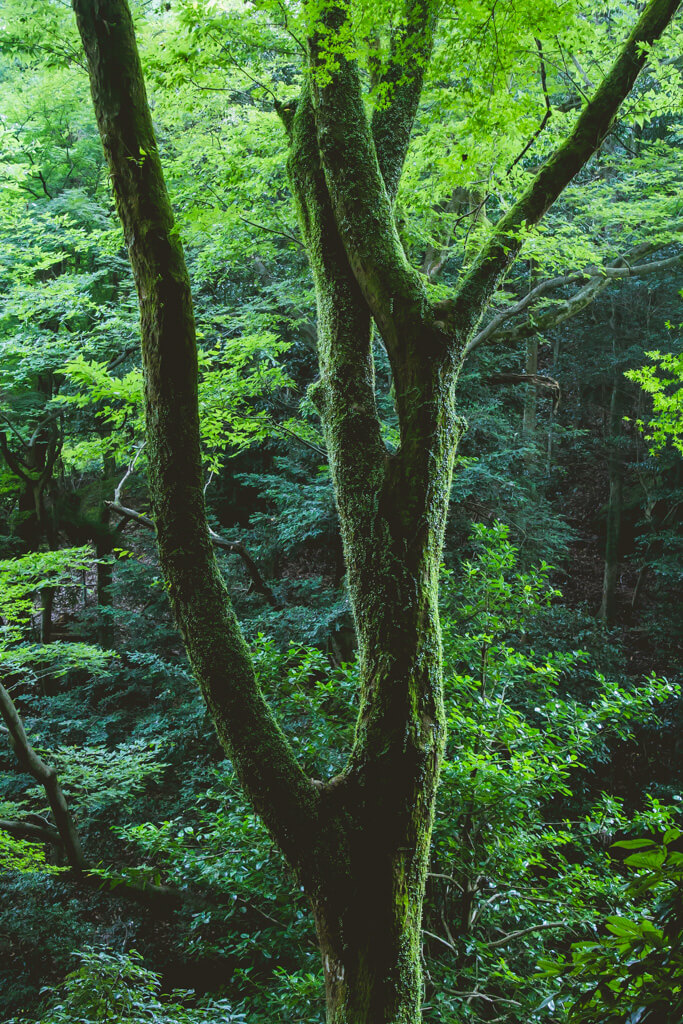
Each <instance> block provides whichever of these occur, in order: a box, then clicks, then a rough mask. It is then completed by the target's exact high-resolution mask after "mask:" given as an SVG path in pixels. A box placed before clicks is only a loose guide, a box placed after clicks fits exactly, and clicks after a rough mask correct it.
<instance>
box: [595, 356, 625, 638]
mask: <svg viewBox="0 0 683 1024" xmlns="http://www.w3.org/2000/svg"><path fill="white" fill-rule="evenodd" d="M622 408H623V385H622V384H621V381H620V379H619V378H618V377H617V376H615V377H614V380H613V383H612V397H611V400H610V418H609V424H610V425H609V437H608V440H607V452H608V454H607V464H608V468H609V499H608V502H607V530H606V538H605V571H604V574H603V581H602V601H601V603H600V611H599V612H598V617H599V618H600V619H602V621H603V622H605V623H607V624H609V623H611V622H612V621H613V620H614V613H615V610H616V594H617V581H618V578H619V540H620V536H621V506H622V493H623V473H624V467H623V459H622V454H621V450H620V447H619V440H620V436H621V416H622Z"/></svg>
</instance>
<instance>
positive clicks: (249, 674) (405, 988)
mask: <svg viewBox="0 0 683 1024" xmlns="http://www.w3.org/2000/svg"><path fill="white" fill-rule="evenodd" d="M73 6H74V8H75V11H76V15H77V19H78V24H79V29H80V32H81V36H82V39H83V43H84V47H85V51H86V56H87V59H88V65H89V69H90V80H91V88H92V94H93V100H94V106H95V112H96V115H97V120H98V124H99V129H100V133H101V137H102V142H103V145H104V149H105V153H106V156H107V160H108V163H109V168H110V172H111V176H112V182H113V188H114V193H115V196H116V200H117V205H118V209H119V213H120V216H121V219H122V222H123V226H124V233H125V237H126V241H127V245H128V249H129V254H130V259H131V263H132V266H133V271H134V275H135V279H136V284H137V289H138V296H139V301H140V309H141V319H142V351H143V362H144V370H145V391H146V421H147V437H148V458H149V467H150V486H151V494H152V504H153V513H154V518H155V521H156V526H157V533H158V544H159V552H160V558H161V563H162V566H163V570H164V573H165V575H166V578H167V581H168V587H169V595H170V599H171V603H172V605H173V608H174V612H175V615H176V618H177V621H178V624H179V627H180V630H181V632H182V634H183V637H184V640H185V643H186V646H187V650H188V654H189V657H190V661H191V663H192V666H193V669H194V672H195V674H196V676H197V679H198V681H199V684H200V686H201V688H202V691H203V693H204V696H205V699H206V702H207V705H208V707H209V710H210V712H211V714H212V716H213V719H214V722H215V724H216V728H217V731H218V734H219V736H220V738H221V740H222V742H223V744H224V745H225V747H226V749H227V750H228V751H229V753H230V756H231V757H232V759H233V762H234V764H235V767H236V770H237V772H238V775H239V777H240V780H241V782H242V785H243V786H244V788H245V790H246V792H247V793H248V794H249V796H250V798H251V799H252V801H253V803H254V806H255V807H256V809H257V811H258V812H259V814H260V815H261V817H262V818H263V820H264V822H265V823H266V825H267V827H268V829H269V830H270V832H271V834H272V836H273V838H274V840H275V841H276V842H277V844H278V845H279V847H280V849H281V850H282V852H283V853H284V855H285V857H286V858H287V860H288V861H289V863H290V864H291V865H292V867H293V868H294V870H295V871H296V873H297V876H298V879H299V882H300V884H301V886H302V887H303V888H304V890H305V891H306V892H307V894H308V895H309V897H310V899H311V903H312V906H313V912H314V916H315V921H316V927H317V933H318V939H319V943H320V948H321V951H322V957H323V964H324V971H325V982H326V993H327V1019H328V1021H329V1022H330V1024H390V1022H391V1024H415V1022H417V1021H418V1020H419V1019H420V996H421V987H422V979H421V969H420V928H421V914H422V899H423V894H424V888H425V880H426V873H427V865H428V857H429V848H430V835H431V828H432V821H433V815H434V800H435V794H436V789H437V784H438V779H439V768H440V764H441V761H442V757H443V751H444V742H445V718H444V708H443V691H442V653H441V640H440V629H439V616H438V575H439V563H440V559H441V549H442V540H443V532H444V525H445V519H446V513H447V507H448V500H449V494H450V483H451V475H452V467H453V459H454V453H455V450H456V445H457V441H458V438H459V436H460V434H461V432H462V429H463V425H462V423H461V421H460V420H459V418H458V416H457V414H456V410H455V401H454V392H455V386H456V383H457V379H458V374H459V370H460V367H461V364H462V359H463V354H464V353H466V352H467V351H468V346H470V345H471V344H472V341H473V339H474V338H475V336H476V332H477V329H478V326H479V324H480V321H481V318H482V316H483V314H484V312H485V310H486V308H487V305H488V303H489V301H490V299H491V297H492V295H493V293H494V291H495V289H496V287H497V285H498V284H499V283H500V281H501V280H502V278H503V276H504V274H505V273H506V271H507V269H508V268H509V267H510V265H511V263H512V261H513V260H514V258H515V256H516V255H517V253H518V252H519V250H520V248H521V245H522V242H523V238H524V236H525V235H526V233H527V231H528V229H529V228H531V227H532V226H533V225H534V224H535V223H536V222H537V221H538V220H539V219H540V218H541V217H542V216H543V215H544V213H545V212H546V211H547V210H548V208H549V207H550V206H551V204H552V203H553V202H554V201H555V199H556V198H557V197H558V196H559V195H560V193H561V192H562V190H563V189H564V188H565V186H566V185H567V184H568V183H569V182H570V181H571V180H572V178H573V177H574V176H575V175H576V174H577V172H578V171H579V170H580V169H581V168H582V167H583V166H584V164H585V163H586V161H587V160H588V159H589V158H590V156H591V155H592V154H593V153H594V152H595V150H596V148H597V147H598V146H599V145H600V144H601V142H602V140H603V139H604V137H605V135H606V133H607V131H608V129H609V127H610V124H611V122H612V119H613V118H614V117H615V115H616V113H617V111H618V109H619V106H620V104H621V103H622V102H623V100H624V99H625V97H626V96H627V95H628V93H629V92H630V90H631V88H632V87H633V85H634V83H635V81H636V78H637V76H638V73H639V72H640V70H641V69H642V67H643V65H644V63H645V60H646V57H647V53H648V51H649V48H650V46H651V45H652V43H654V42H655V41H656V40H657V39H658V38H659V37H660V35H661V34H662V32H664V30H665V29H666V28H667V26H668V25H669V23H670V21H671V19H672V18H673V16H674V14H675V12H676V10H677V8H678V6H679V4H678V0H651V2H650V3H649V4H648V5H647V7H646V8H645V9H644V11H643V13H642V14H641V15H640V17H639V19H638V20H637V23H636V24H635V26H634V28H633V30H632V31H631V33H630V35H629V36H628V39H627V40H626V41H625V43H624V44H623V46H622V47H621V49H620V51H619V53H618V56H617V57H616V60H615V61H614V64H613V66H612V68H611V70H610V71H609V73H608V74H607V76H606V77H605V78H604V80H603V81H602V83H601V84H600V85H599V86H598V88H597V89H596V90H595V92H594V95H593V98H592V99H591V100H590V101H589V102H587V103H586V105H585V106H584V107H583V110H582V111H581V113H580V115H579V116H578V118H577V120H576V122H575V124H574V127H573V129H572V130H571V131H570V132H569V133H568V134H567V136H566V138H565V139H564V141H563V142H562V143H561V144H560V145H559V147H558V148H557V150H556V151H555V152H554V154H553V155H552V156H551V157H550V158H549V159H548V160H547V161H546V162H545V163H544V164H543V166H542V167H541V169H540V170H539V171H538V173H537V174H536V176H535V177H534V178H533V181H532V183H531V184H530V185H529V187H528V188H527V189H526V191H525V192H524V193H523V194H522V195H521V197H520V198H519V199H518V201H517V202H516V203H515V204H514V205H513V206H512V207H511V208H510V209H509V210H508V211H507V212H506V213H505V214H504V215H503V216H502V217H501V218H500V220H499V221H498V223H497V224H496V226H495V228H493V229H492V230H491V231H490V232H489V233H488V236H487V237H485V241H484V243H483V247H482V248H481V250H480V252H479V254H478V255H477V256H476V258H475V259H474V260H473V261H472V262H471V263H470V264H469V266H468V268H467V270H466V272H464V273H463V276H462V278H461V281H460V283H459V285H458V287H457V290H455V291H454V293H453V294H451V295H448V296H447V297H445V298H442V299H441V300H440V301H438V302H435V301H434V300H433V298H432V293H431V292H430V291H429V290H428V288H427V284H426V282H425V278H424V277H423V276H421V275H420V274H419V273H418V272H417V271H416V270H415V269H414V268H413V267H412V266H411V264H410V262H409V260H408V258H407V256H406V253H405V250H404V248H403V246H402V243H401V241H400V238H399V229H398V226H397V217H396V213H395V206H394V201H395V198H396V195H397V189H398V185H399V181H400V178H401V174H402V170H403V165H404V160H405V157H406V152H407V149H408V144H409V141H410V136H411V131H412V128H413V123H414V120H415V117H416V112H417V109H418V104H419V101H420V95H421V91H422V87H423V80H424V75H425V69H426V67H427V65H428V63H429V60H430V57H431V55H432V50H433V44H434V38H435V32H436V31H437V15H438V7H437V5H436V4H433V3H432V2H431V0H406V5H405V8H404V9H403V10H402V11H401V12H392V11H387V12H386V13H387V18H388V20H389V21H390V22H392V23H393V26H394V27H393V30H392V31H391V33H390V43H389V47H388V49H387V51H386V52H385V53H384V54H383V55H381V59H379V60H377V61H374V60H373V59H372V53H373V47H372V46H371V47H370V61H369V75H368V77H369V78H370V79H371V80H372V82H373V87H374V90H375V92H374V94H375V96H378V95H379V96H381V102H377V103H376V105H375V110H374V113H373V114H372V117H370V116H369V115H368V112H367V105H366V98H365V96H364V89H363V82H364V75H363V73H362V70H361V67H360V63H359V61H360V54H361V53H362V52H363V46H362V45H361V38H362V37H361V33H367V34H368V35H369V36H373V37H375V36H377V35H378V30H377V27H376V26H375V25H374V24H372V23H371V22H372V19H368V17H367V15H368V13H369V12H370V7H368V9H367V11H366V10H364V9H359V10H357V9H356V8H355V7H354V9H353V10H351V5H349V4H347V3H346V2H344V0H342V2H327V0H319V2H317V3H314V4H309V5H303V7H302V9H301V10H299V9H296V11H295V12H294V13H293V15H292V16H293V18H295V21H296V24H295V25H294V27H293V28H292V27H291V26H290V25H289V23H288V22H287V21H286V18H287V15H286V14H285V23H286V27H287V28H288V29H290V31H292V33H293V34H294V36H295V37H296V39H297V41H299V42H301V41H302V40H303V42H301V45H303V47H304V49H305V54H306V56H305V61H304V64H305V67H304V70H303V75H302V84H301V91H300V94H299V95H298V97H297V98H296V100H295V101H293V102H291V103H288V104H280V103H278V105H277V107H278V110H279V113H280V115H281V117H282V120H283V122H284V125H285V128H286V131H287V135H288V140H289V171H290V180H291V186H292V190H293V193H294V196H295V201H296V205H297V210H298V215H299V222H300V226H301V233H302V237H303V240H304V244H305V246H306V250H307V253H308V257H309V261H310V264H311V269H312V272H313V276H314V279H315V286H316V294H317V303H318V355H319V364H320V380H319V382H318V383H317V385H316V386H315V389H314V396H315V401H316V403H317V406H318V408H319V410H320V414H321V417H322V420H323V424H324V428H325V434H326V440H327V447H328V452H329V459H330V465H331V469H332V477H333V481H334V487H335V493H336V500H337V506H338V511H339V518H340V522H341V529H342V537H343V542H344V552H345V559H346V567H347V578H348V589H349V594H350V599H351V603H352V607H353V612H354V617H355V625H356V631H357V637H358V646H359V658H360V673H361V684H360V686H361V692H360V709H359V714H358V720H357V724H356V733H355V739H354V743H353V747H352V751H351V755H350V758H349V761H348V764H347V767H346V768H345V769H344V771H343V772H342V773H341V774H340V775H338V776H336V777H335V778H333V779H331V780H330V781H327V782H319V781H316V780H313V779H310V778H308V777H307V776H306V775H305V773H304V772H303V770H302V769H301V767H300V765H299V763H298V762H297V759H296V757H295V755H294V753H293V751H292V749H291V747H290V745H289V743H288V742H287V740H286V738H285V736H284V734H283V732H282V730H281V729H280V727H279V725H278V723H277V722H276V720H275V719H274V717H273V715H272V713H271V711H270V710H269V707H268V704H267V703H266V700H265V698H264V696H263V694H262V692H261V691H260V689H259V686H258V684H257V681H256V678H255V675H254V668H253V665H252V661H251V659H250V656H249V652H248V649H247V647H246V644H245V642H244V639H243V637H242V634H241V632H240V629H239V626H238V623H237V621H236V618H235V615H234V613H233V610H232V606H231V603H230V600H229V597H228V594H227V592H226V588H225V585H224V583H223V580H222V578H221V576H220V574H219V572H218V569H217V567H216V563H215V560H214V555H213V550H212V546H211V540H210V535H209V530H208V526H207V522H206V516H205V509H204V495H203V477H202V464H201V453H200V433H199V415H198V402H197V358H196V344H195V328H194V318H193V310H192V299H191V295H190V284H189V278H188V274H187V270H186V266H185V261H184V256H183V250H182V246H181V243H180V239H179V237H178V232H177V230H176V228H175V227H174V220H173V214H172V211H171V206H170V202H169V199H168V195H167V192H166V186H165V184H164V179H163V174H162V169H161V163H160V159H159V154H158V150H157V145H156V141H155V137H154V132H153V128H152V122H151V117H150V113H149V108H148V105H147V100H146V95H145V86H144V81H143V75H142V70H141V66H140V61H139V58H138V53H137V48H136V42H135V36H134V30H133V23H132V19H131V16H130V12H129V10H128V6H127V4H126V2H125V0H73ZM392 13H394V14H397V15H398V16H397V17H395V18H393V19H392ZM546 13H547V16H548V18H550V9H548V12H546ZM491 17H493V14H491ZM383 31H384V30H383ZM450 52H451V53H455V52H457V47H456V48H455V49H454V50H451V51H450ZM463 74H466V69H463ZM373 324H374V325H375V326H376V328H377V330H378V332H379V334H380V336H381V339H382V343H383V345H384V347H385V349H386V352H387V354H388V357H389V361H390V363H391V370H392V377H393V386H394V389H395V402H396V409H397V415H398V423H399V431H400V447H399V448H398V450H397V451H396V452H391V451H389V450H388V448H387V447H386V445H385V443H384V440H383V438H382V433H381V428H380V421H379V417H378V414H377V410H376V403H375V388H374V368H373V356H372V331H373Z"/></svg>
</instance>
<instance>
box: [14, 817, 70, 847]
mask: <svg viewBox="0 0 683 1024" xmlns="http://www.w3.org/2000/svg"><path fill="white" fill-rule="evenodd" d="M0 829H2V831H3V832H7V834H8V835H10V836H13V837H14V838H15V839H27V840H28V841H29V842H32V843H51V844H52V845H53V846H63V845H64V842H63V840H62V837H61V835H60V833H59V830H58V829H56V828H55V827H54V826H53V825H50V823H49V822H47V821H46V822H45V824H44V825H38V824H37V823H35V822H32V821H19V820H17V821H15V820H14V819H12V820H9V819H7V818H0Z"/></svg>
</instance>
